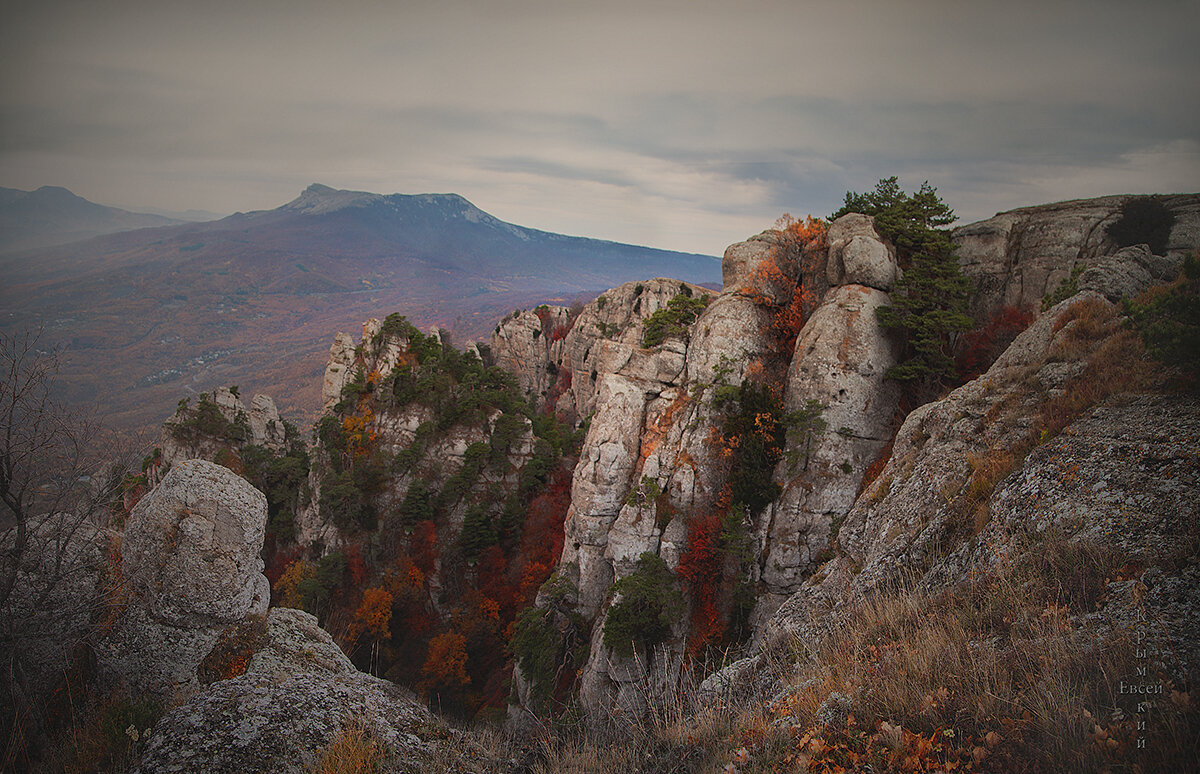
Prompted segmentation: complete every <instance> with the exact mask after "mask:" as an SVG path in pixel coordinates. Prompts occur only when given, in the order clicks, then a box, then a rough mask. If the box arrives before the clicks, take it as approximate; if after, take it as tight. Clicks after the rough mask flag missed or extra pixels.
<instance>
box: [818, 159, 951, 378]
mask: <svg viewBox="0 0 1200 774" xmlns="http://www.w3.org/2000/svg"><path fill="white" fill-rule="evenodd" d="M848 212H860V213H862V214H864V215H871V216H872V217H874V218H875V227H876V228H877V229H878V230H879V232H880V233H881V234H882V235H883V236H884V237H885V238H887V239H889V240H891V242H892V244H894V245H895V246H896V249H897V251H898V253H899V259H900V265H901V267H902V268H903V269H904V276H903V277H902V278H901V279H900V280H899V281H898V282H897V283H896V289H895V290H894V291H893V293H892V305H891V306H885V307H881V308H880V309H879V311H878V316H879V323H880V325H882V326H883V327H885V328H891V329H895V330H898V331H900V332H902V333H903V334H904V337H905V346H906V350H907V352H906V357H905V359H904V360H903V361H901V362H900V363H899V364H897V365H895V366H892V367H891V368H890V369H888V372H887V376H888V378H891V379H895V380H897V381H902V382H908V383H912V384H914V386H918V387H926V388H930V387H934V386H936V385H938V384H941V383H943V382H945V381H946V380H949V379H953V378H954V376H955V367H954V358H953V357H952V356H951V352H952V341H953V338H954V337H955V336H956V335H957V334H958V333H961V332H963V331H969V330H971V328H972V327H974V322H973V321H972V320H971V318H970V316H968V315H967V302H968V300H969V298H970V293H971V281H970V279H968V278H967V277H965V276H963V273H962V270H961V269H960V268H959V265H958V258H957V257H956V256H955V255H954V245H953V244H952V243H951V242H950V235H949V233H947V232H946V231H945V230H944V229H941V228H939V227H940V226H946V225H949V224H950V223H952V222H954V220H955V216H954V211H953V210H952V209H950V207H949V206H947V205H946V203H945V202H943V201H942V200H941V197H939V196H938V195H937V189H936V188H933V187H932V186H930V185H929V183H928V182H925V183H922V184H921V188H920V189H919V190H918V191H917V192H916V193H915V194H913V195H911V196H909V195H908V194H906V193H904V191H903V190H902V189H901V188H900V184H899V183H898V182H897V179H896V178H895V177H889V178H887V179H885V180H880V181H879V183H878V184H876V186H875V190H874V191H871V192H868V193H863V194H859V193H855V192H853V191H851V192H849V193H847V194H846V199H845V203H844V204H843V205H842V207H841V209H839V210H838V211H837V212H835V213H834V214H833V215H832V216H831V218H838V217H841V216H842V215H845V214H846V213H848Z"/></svg>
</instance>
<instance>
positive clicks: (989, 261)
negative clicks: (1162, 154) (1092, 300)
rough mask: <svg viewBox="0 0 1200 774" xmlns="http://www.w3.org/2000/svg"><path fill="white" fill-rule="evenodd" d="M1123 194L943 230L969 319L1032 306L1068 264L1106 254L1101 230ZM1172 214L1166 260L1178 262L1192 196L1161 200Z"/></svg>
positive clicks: (1066, 272) (1191, 228) (1191, 245)
mask: <svg viewBox="0 0 1200 774" xmlns="http://www.w3.org/2000/svg"><path fill="white" fill-rule="evenodd" d="M1130 198H1132V197H1130V196H1104V197H1101V198H1098V199H1079V200H1074V201H1067V202H1058V203H1056V204H1043V205H1039V206H1036V207H1023V208H1021V209H1017V210H1010V211H1008V212H1002V213H999V214H998V215H996V216H995V217H992V218H989V219H987V220H983V221H980V222H978V223H971V224H968V225H965V226H960V227H958V228H956V229H954V230H953V231H952V232H951V238H952V239H953V240H954V244H955V245H956V246H957V248H958V257H959V262H960V263H961V265H962V269H963V273H964V274H966V275H967V276H968V277H970V278H971V279H972V280H973V281H974V282H975V294H974V297H973V302H972V306H971V315H972V316H973V317H974V318H975V320H976V321H977V322H980V323H983V322H985V321H987V320H988V319H990V318H991V317H992V316H993V315H995V314H996V312H997V311H998V310H999V309H1000V308H1001V307H1004V306H1016V307H1022V308H1032V307H1033V306H1034V305H1036V304H1037V302H1039V301H1040V300H1041V299H1042V297H1043V296H1046V295H1048V294H1050V293H1052V292H1054V290H1055V288H1057V287H1058V284H1059V283H1060V282H1061V281H1062V280H1063V279H1065V278H1067V277H1069V276H1070V274H1071V271H1072V269H1073V268H1074V267H1076V266H1091V265H1092V264H1093V263H1094V262H1095V261H1096V260H1097V259H1099V258H1102V257H1104V256H1105V255H1107V254H1109V253H1111V252H1113V249H1114V245H1113V244H1112V243H1111V242H1110V241H1109V239H1108V237H1107V235H1106V233H1105V229H1106V228H1107V227H1108V225H1109V224H1111V223H1113V222H1115V221H1116V219H1117V218H1118V217H1119V215H1120V212H1121V205H1122V204H1124V203H1125V202H1126V201H1128V200H1129V199H1130ZM1162 200H1163V203H1164V204H1165V205H1166V206H1167V208H1168V209H1169V210H1170V211H1171V212H1173V213H1174V214H1175V218H1176V220H1175V225H1174V227H1173V228H1172V229H1171V237H1170V239H1169V241H1168V244H1167V256H1166V257H1169V258H1171V259H1173V260H1176V261H1179V260H1182V258H1183V256H1184V255H1186V254H1187V253H1188V252H1190V251H1191V250H1194V249H1195V247H1196V245H1197V244H1200V196H1197V195H1195V194H1179V195H1174V196H1164V197H1162Z"/></svg>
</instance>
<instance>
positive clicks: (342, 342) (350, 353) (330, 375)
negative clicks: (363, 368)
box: [321, 333, 354, 411]
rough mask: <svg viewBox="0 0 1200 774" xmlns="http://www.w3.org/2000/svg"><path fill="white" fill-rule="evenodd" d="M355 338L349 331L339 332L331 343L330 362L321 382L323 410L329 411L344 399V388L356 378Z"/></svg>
mask: <svg viewBox="0 0 1200 774" xmlns="http://www.w3.org/2000/svg"><path fill="white" fill-rule="evenodd" d="M353 365H354V339H352V338H350V334H348V333H339V334H338V335H336V336H334V337H333V344H330V345H329V362H328V363H327V364H326V365H325V379H324V381H323V382H322V383H321V410H322V411H329V410H330V409H331V408H333V407H334V405H335V404H336V403H337V402H338V401H339V400H341V399H342V390H343V389H345V387H346V384H347V383H348V382H349V381H350V380H351V379H352V378H354V371H353V369H352V366H353Z"/></svg>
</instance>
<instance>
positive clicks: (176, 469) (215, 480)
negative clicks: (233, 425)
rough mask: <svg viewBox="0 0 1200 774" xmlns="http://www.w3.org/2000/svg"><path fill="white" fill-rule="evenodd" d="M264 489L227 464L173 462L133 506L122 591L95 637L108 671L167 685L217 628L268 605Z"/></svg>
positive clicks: (155, 687) (154, 686)
mask: <svg viewBox="0 0 1200 774" xmlns="http://www.w3.org/2000/svg"><path fill="white" fill-rule="evenodd" d="M266 522H267V503H266V498H265V497H264V496H263V494H262V493H261V492H259V491H258V490H257V489H255V488H254V487H252V486H250V485H249V484H248V483H246V481H245V480H244V479H242V478H240V477H238V476H237V475H235V474H234V473H232V472H231V471H229V470H228V469H226V468H223V467H221V466H219V465H215V464H213V463H210V462H206V461H204V460H186V461H183V462H179V463H176V464H175V465H174V466H173V467H172V469H171V471H170V472H169V473H167V475H166V476H165V477H164V478H163V480H162V482H161V483H160V484H159V485H158V486H157V487H155V489H154V490H153V491H151V492H150V494H149V495H147V496H146V497H144V498H143V499H142V500H141V501H140V502H139V503H138V504H137V506H136V507H135V508H134V510H133V512H132V514H130V517H129V522H128V524H127V525H126V528H125V536H124V540H123V542H122V545H121V567H122V571H123V573H124V577H125V580H126V587H127V594H128V600H127V604H126V608H125V611H124V613H123V615H122V617H121V618H120V620H119V622H118V623H117V625H116V627H115V628H114V631H113V632H112V634H111V635H110V636H109V637H108V638H107V639H106V640H105V641H104V642H103V643H102V644H101V648H100V652H101V663H102V665H103V667H104V669H105V671H106V672H108V673H109V674H111V675H114V676H115V677H116V678H117V679H119V680H120V681H123V682H124V683H126V684H127V685H129V686H131V687H133V688H135V689H137V690H139V691H146V692H150V693H158V694H165V693H169V692H171V691H173V690H175V689H176V688H178V687H180V686H188V685H194V684H196V682H197V680H198V677H197V667H198V666H199V664H200V662H201V661H202V660H203V659H204V657H205V656H206V655H208V653H209V651H210V650H211V649H212V647H213V645H214V644H215V643H216V641H217V639H218V637H219V636H220V634H221V632H222V630H224V629H225V628H226V627H227V626H229V625H230V624H234V623H237V622H239V621H241V620H243V619H245V618H246V617H247V616H250V615H262V614H264V613H266V610H267V605H268V603H269V602H270V594H271V591H270V587H269V586H268V584H267V579H266V577H265V576H264V575H263V574H262V569H263V562H262V559H261V558H260V556H259V554H260V552H261V551H262V544H263V536H264V530H265V527H266Z"/></svg>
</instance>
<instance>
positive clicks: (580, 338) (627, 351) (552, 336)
mask: <svg viewBox="0 0 1200 774" xmlns="http://www.w3.org/2000/svg"><path fill="white" fill-rule="evenodd" d="M680 293H684V294H690V295H691V296H692V297H693V298H702V297H703V296H705V295H710V296H715V295H716V294H714V293H713V292H712V291H710V290H706V289H705V288H703V287H700V286H699V285H692V284H690V283H686V282H680V281H679V280H669V279H650V280H645V281H642V282H627V283H625V284H624V285H621V286H619V287H616V288H612V289H611V290H606V291H605V292H604V293H602V294H601V295H600V296H599V297H598V298H596V299H595V300H593V301H592V302H590V303H588V304H587V305H585V306H584V307H583V309H582V310H581V311H580V313H579V315H578V317H577V318H575V319H574V320H573V321H571V322H570V326H569V328H568V329H567V330H566V333H565V335H562V338H558V336H559V335H561V333H560V331H561V329H560V328H559V325H560V324H566V323H567V322H568V321H569V310H566V309H564V308H563V307H547V312H546V313H545V314H546V316H547V318H548V320H549V322H548V323H547V324H546V325H543V324H542V322H541V319H540V318H539V317H538V316H537V313H536V311H535V312H521V313H519V314H517V315H512V316H509V317H508V318H506V319H505V320H503V321H502V322H501V323H500V325H499V326H497V330H496V331H495V332H494V333H493V334H492V344H491V352H492V356H493V357H494V358H495V360H496V362H497V363H498V364H500V365H502V367H504V368H511V369H512V372H513V373H514V374H515V375H516V377H517V382H518V384H520V385H521V388H522V389H523V390H525V391H526V393H527V394H529V395H531V396H532V397H533V398H534V399H535V401H540V402H542V403H543V404H550V407H551V408H553V409H554V410H555V411H557V412H558V413H559V414H560V415H561V416H563V417H564V418H565V419H566V420H567V421H571V422H574V421H578V420H581V419H583V418H585V417H587V416H588V415H589V414H591V413H592V412H593V411H595V410H596V405H597V404H596V398H597V395H598V394H599V390H600V376H601V374H605V373H618V372H623V373H628V374H629V375H635V376H637V377H639V378H646V379H652V380H658V381H670V380H673V379H676V378H679V377H680V376H681V371H682V368H683V361H682V357H676V358H673V359H671V358H670V354H668V355H667V356H666V357H657V356H649V355H647V354H646V353H645V352H644V351H642V352H639V350H640V348H641V343H642V335H643V332H644V328H643V325H642V320H644V319H645V318H646V317H649V316H650V315H652V314H653V313H655V312H657V311H658V310H659V309H662V308H664V307H666V306H667V304H668V303H670V301H671V299H672V298H674V297H675V296H676V295H678V294H680ZM547 329H548V332H547ZM535 331H541V332H540V333H536V334H535ZM662 351H664V352H666V353H676V354H679V355H682V353H683V347H682V342H678V341H676V342H670V341H668V342H667V343H666V344H664V346H663V348H662ZM539 358H540V359H539ZM631 361H632V362H631ZM635 372H636V373H635Z"/></svg>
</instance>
